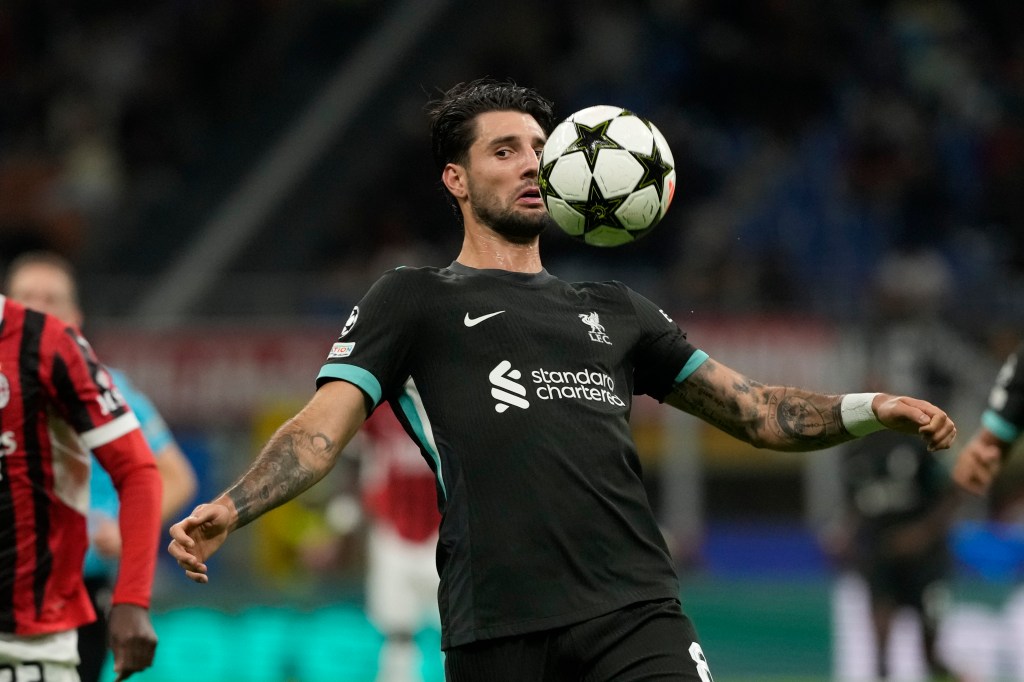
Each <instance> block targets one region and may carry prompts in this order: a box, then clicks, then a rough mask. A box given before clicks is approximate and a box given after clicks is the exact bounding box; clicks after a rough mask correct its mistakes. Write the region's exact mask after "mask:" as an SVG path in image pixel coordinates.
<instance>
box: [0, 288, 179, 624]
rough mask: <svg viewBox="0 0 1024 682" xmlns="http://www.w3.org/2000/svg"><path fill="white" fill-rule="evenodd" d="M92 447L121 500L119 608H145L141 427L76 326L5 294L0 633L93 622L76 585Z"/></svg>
mask: <svg viewBox="0 0 1024 682" xmlns="http://www.w3.org/2000/svg"><path fill="white" fill-rule="evenodd" d="M89 450H93V451H94V452H95V454H96V456H97V459H99V461H100V463H101V464H102V465H103V467H104V468H105V469H106V470H107V471H108V472H109V473H110V474H111V478H112V479H113V480H114V484H115V486H116V487H117V488H118V493H119V495H120V496H121V508H122V515H121V519H122V520H121V534H122V538H123V545H124V551H123V555H122V561H121V573H122V575H120V576H119V578H118V583H117V587H116V588H115V595H114V600H115V602H123V603H133V604H139V605H140V606H148V605H149V597H150V589H151V586H152V578H153V570H154V566H155V561H156V547H157V542H158V534H159V505H160V493H161V490H160V479H159V475H158V473H157V470H156V466H155V464H154V461H153V456H152V454H151V452H150V451H149V448H148V446H147V445H146V443H145V439H144V438H143V437H142V435H141V431H140V430H139V428H138V421H137V420H136V418H135V415H134V414H133V413H132V412H131V410H130V409H129V408H128V406H127V405H126V404H125V402H124V400H123V398H122V397H121V395H120V393H119V392H118V390H117V387H116V386H115V385H114V383H113V381H112V380H111V377H110V373H109V372H108V371H107V370H106V368H104V367H103V365H101V364H100V363H99V362H98V360H97V359H96V356H95V354H94V353H93V351H92V349H91V348H90V346H89V344H88V342H87V341H86V340H85V339H84V338H83V337H82V336H81V335H80V334H79V333H78V331H77V330H76V329H74V328H73V327H69V326H67V325H65V324H64V323H62V322H60V321H59V320H58V319H57V318H55V317H52V316H49V315H44V314H43V313H40V312H36V311H34V310H30V309H27V308H25V307H24V306H22V305H20V304H18V303H15V302H13V301H10V300H8V299H6V297H4V296H0V632H5V633H13V634H18V635H34V634H43V633H51V632H59V631H63V630H68V629H72V628H76V627H78V626H79V625H82V624H84V623H87V622H90V621H91V620H93V619H94V618H95V614H94V613H93V609H92V606H91V605H90V603H89V598H88V595H87V594H86V591H85V588H84V586H83V584H82V559H83V557H84V555H85V550H86V546H87V543H88V540H87V534H86V511H87V509H88V482H89V457H88V451H89Z"/></svg>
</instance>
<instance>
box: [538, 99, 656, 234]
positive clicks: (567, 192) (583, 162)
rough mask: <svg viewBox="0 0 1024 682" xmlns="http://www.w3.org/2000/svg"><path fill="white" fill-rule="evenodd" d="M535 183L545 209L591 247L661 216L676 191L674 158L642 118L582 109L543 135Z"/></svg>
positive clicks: (605, 108) (642, 230) (643, 229)
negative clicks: (542, 150)
mask: <svg viewBox="0 0 1024 682" xmlns="http://www.w3.org/2000/svg"><path fill="white" fill-rule="evenodd" d="M538 183H539V185H540V193H541V197H543V199H544V205H545V206H546V207H547V209H548V214H549V215H550V216H551V217H552V219H554V221H555V222H556V223H557V224H558V226H559V227H561V228H562V229H563V230H564V231H565V232H566V233H568V234H569V235H570V236H572V237H575V238H576V239H580V240H582V241H584V242H586V243H587V244H592V245H594V246H619V245H620V244H626V243H627V242H632V241H635V240H637V239H640V238H641V237H643V236H644V235H645V234H647V233H648V232H650V231H651V230H652V229H653V228H654V226H655V225H657V224H658V222H659V221H660V220H661V219H662V218H663V217H664V216H665V212H666V211H667V210H668V206H669V204H670V203H671V202H672V195H673V193H674V192H675V188H676V172H675V160H674V159H673V158H672V150H670V149H669V146H668V142H666V140H665V137H664V136H663V135H662V134H661V132H660V131H659V130H658V129H657V128H656V127H654V124H653V123H651V122H650V121H648V120H647V119H644V118H641V117H640V116H637V115H636V114H634V113H633V112H631V111H627V110H626V109H622V108H621V107H613V106H609V105H599V106H594V107H587V108H586V109H581V110H580V111H577V112H576V113H575V114H573V115H572V116H570V117H569V118H567V119H565V120H564V121H562V122H561V123H559V124H558V125H557V126H556V127H555V129H554V130H553V131H552V132H551V135H550V137H548V141H547V143H545V145H544V152H543V153H542V154H541V157H540V178H539V180H538Z"/></svg>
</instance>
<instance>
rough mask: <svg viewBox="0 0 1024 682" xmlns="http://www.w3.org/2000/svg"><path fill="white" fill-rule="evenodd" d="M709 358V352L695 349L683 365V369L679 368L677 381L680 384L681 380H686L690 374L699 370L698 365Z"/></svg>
mask: <svg viewBox="0 0 1024 682" xmlns="http://www.w3.org/2000/svg"><path fill="white" fill-rule="evenodd" d="M707 359H708V354H707V353H705V352H704V351H702V350H695V351H693V355H691V356H690V359H689V360H687V361H686V364H685V365H683V368H682V369H681V370H679V374H677V375H676V381H675V383H677V384H678V383H679V382H681V381H684V380H685V379H686V378H687V377H688V376H690V375H691V374H693V373H694V372H695V371H696V370H697V368H698V367H700V366H701V365H703V364H704V361H705V360H707Z"/></svg>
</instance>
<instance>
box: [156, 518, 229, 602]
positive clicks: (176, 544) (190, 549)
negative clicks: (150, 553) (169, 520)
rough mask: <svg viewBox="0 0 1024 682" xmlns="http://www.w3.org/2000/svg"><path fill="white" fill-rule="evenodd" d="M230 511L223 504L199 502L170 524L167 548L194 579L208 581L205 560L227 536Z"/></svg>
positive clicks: (189, 576)
mask: <svg viewBox="0 0 1024 682" xmlns="http://www.w3.org/2000/svg"><path fill="white" fill-rule="evenodd" d="M230 524H231V511H230V510H229V509H228V508H227V507H226V506H224V505H223V504H218V503H216V502H212V503H210V504H201V505H199V506H198V507H196V508H195V509H193V510H192V513H191V514H190V515H188V516H186V517H185V518H184V519H182V520H181V521H179V522H178V523H176V524H174V525H173V526H171V529H170V532H171V538H173V539H172V540H171V544H169V545H168V546H167V551H168V552H169V553H170V555H171V556H172V557H174V559H175V561H177V562H178V565H179V566H181V567H182V568H183V569H185V575H186V576H187V577H188V578H189V579H191V580H194V581H195V582H197V583H206V582H209V580H210V578H209V576H208V575H207V574H206V570H207V569H206V563H204V562H205V561H206V560H207V559H208V558H210V555H212V554H213V553H214V552H216V551H217V550H218V549H219V548H220V546H221V545H223V544H224V541H225V540H226V539H227V537H228V532H229V531H230Z"/></svg>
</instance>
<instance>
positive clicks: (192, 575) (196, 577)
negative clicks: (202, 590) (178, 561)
mask: <svg viewBox="0 0 1024 682" xmlns="http://www.w3.org/2000/svg"><path fill="white" fill-rule="evenodd" d="M203 570H204V571H205V570H206V567H205V566H203ZM185 577H186V578H188V579H189V580H191V581H192V582H196V583H199V584H201V585H205V584H206V583H208V582H210V576H208V575H206V574H205V573H197V572H195V571H189V570H187V569H186V571H185Z"/></svg>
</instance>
